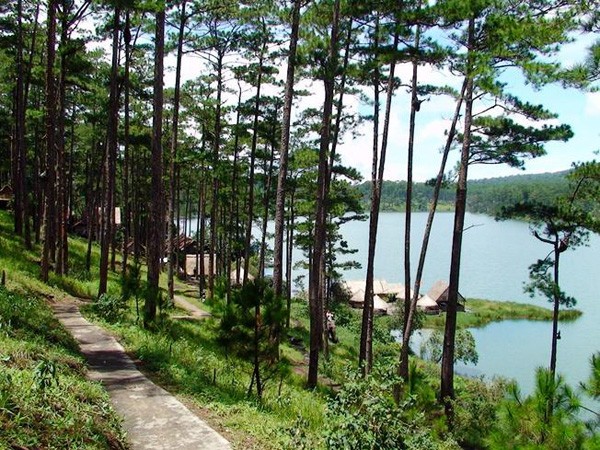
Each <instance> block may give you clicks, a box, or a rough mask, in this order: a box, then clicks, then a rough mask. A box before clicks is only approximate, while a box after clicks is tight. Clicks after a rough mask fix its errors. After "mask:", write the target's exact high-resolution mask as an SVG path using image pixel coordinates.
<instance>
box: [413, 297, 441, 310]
mask: <svg viewBox="0 0 600 450" xmlns="http://www.w3.org/2000/svg"><path fill="white" fill-rule="evenodd" d="M417 308H420V309H434V308H435V309H438V308H439V305H438V304H437V302H436V301H435V300H434V299H432V298H431V297H430V296H429V295H427V294H426V295H424V296H423V297H421V298H420V299H419V300H417Z"/></svg>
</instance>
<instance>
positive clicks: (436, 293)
mask: <svg viewBox="0 0 600 450" xmlns="http://www.w3.org/2000/svg"><path fill="white" fill-rule="evenodd" d="M448 288H449V286H448V283H446V282H445V281H443V280H437V281H436V282H435V283H434V284H433V286H432V287H431V289H429V291H428V292H427V295H428V296H429V297H430V298H432V299H433V300H435V301H436V302H437V303H440V302H446V301H448ZM458 301H459V303H462V302H464V301H465V298H464V297H463V296H462V295H461V294H460V292H459V293H458Z"/></svg>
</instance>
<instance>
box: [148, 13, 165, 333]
mask: <svg viewBox="0 0 600 450" xmlns="http://www.w3.org/2000/svg"><path fill="white" fill-rule="evenodd" d="M154 43H155V48H154V99H153V116H152V185H151V188H150V195H151V200H150V219H149V221H148V222H149V223H148V225H149V230H148V231H149V233H148V291H149V292H148V296H147V298H146V303H145V305H144V324H145V325H146V326H148V324H149V323H151V322H153V321H154V319H155V317H156V307H157V304H158V300H159V288H158V282H159V277H160V258H161V256H162V248H163V243H164V239H165V233H164V232H165V221H164V209H163V201H162V200H163V192H162V172H163V170H162V169H163V151H162V118H163V74H164V54H165V4H164V2H161V3H160V5H159V11H158V12H157V13H156V30H155V41H154Z"/></svg>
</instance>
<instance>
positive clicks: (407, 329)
mask: <svg viewBox="0 0 600 450" xmlns="http://www.w3.org/2000/svg"><path fill="white" fill-rule="evenodd" d="M465 89H466V79H465V82H464V83H463V86H462V89H461V92H460V97H459V98H458V101H457V102H456V109H455V111H454V116H453V119H452V124H451V125H450V130H449V131H448V136H447V137H446V145H445V147H444V152H443V154H442V161H441V163H440V169H439V171H438V174H437V178H436V182H435V187H434V190H433V197H432V200H431V205H430V209H429V214H428V216H427V223H426V224H425V231H424V233H423V242H422V243H421V253H420V255H419V263H418V266H417V272H416V274H415V284H414V288H413V293H412V298H411V302H410V306H409V311H408V316H407V318H406V321H405V322H404V329H403V330H402V347H401V349H400V364H399V366H398V375H400V377H402V378H403V379H404V380H407V379H408V368H409V365H408V358H409V356H408V355H409V341H410V336H411V334H412V325H413V320H414V316H415V311H416V309H417V300H418V299H419V292H420V290H421V279H422V277H423V268H424V267H425V257H426V256H427V246H428V245H429V237H430V235H431V228H432V226H433V219H434V217H435V212H436V209H437V204H438V199H439V196H440V191H441V189H442V183H443V181H444V173H445V171H446V162H447V160H448V154H449V153H450V149H451V147H452V143H453V142H454V137H455V136H456V124H457V123H458V119H459V117H460V110H461V109H462V103H463V99H464V95H465ZM399 395H400V391H399V389H398V388H396V390H395V399H396V402H399V400H400V397H399Z"/></svg>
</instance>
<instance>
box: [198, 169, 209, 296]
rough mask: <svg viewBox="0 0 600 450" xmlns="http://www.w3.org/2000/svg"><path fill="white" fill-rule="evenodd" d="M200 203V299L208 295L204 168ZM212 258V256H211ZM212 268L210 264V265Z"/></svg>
mask: <svg viewBox="0 0 600 450" xmlns="http://www.w3.org/2000/svg"><path fill="white" fill-rule="evenodd" d="M200 201H201V203H202V207H201V209H200V218H199V220H200V239H199V241H200V270H199V272H198V273H199V276H200V278H199V279H198V289H199V291H200V298H204V296H205V295H206V292H205V291H206V279H205V278H204V274H205V273H206V264H205V263H204V243H205V242H206V179H205V170H204V166H203V167H202V174H201V179H200ZM209 256H210V257H212V255H210V254H209ZM209 267H210V264H209Z"/></svg>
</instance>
